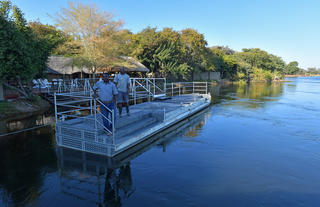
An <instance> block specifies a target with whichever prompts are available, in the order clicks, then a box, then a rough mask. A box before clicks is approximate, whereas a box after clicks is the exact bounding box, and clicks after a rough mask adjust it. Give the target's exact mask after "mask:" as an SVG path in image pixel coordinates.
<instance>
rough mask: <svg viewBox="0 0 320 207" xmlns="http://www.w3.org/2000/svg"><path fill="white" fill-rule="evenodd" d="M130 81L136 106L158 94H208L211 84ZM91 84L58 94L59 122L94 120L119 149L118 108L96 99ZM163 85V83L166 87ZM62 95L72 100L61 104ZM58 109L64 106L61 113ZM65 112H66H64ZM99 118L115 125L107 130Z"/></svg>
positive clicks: (156, 79) (153, 80)
mask: <svg viewBox="0 0 320 207" xmlns="http://www.w3.org/2000/svg"><path fill="white" fill-rule="evenodd" d="M130 80H131V84H132V85H131V90H130V96H131V97H130V100H133V101H134V103H136V100H138V99H146V98H148V101H150V97H152V96H153V97H155V96H156V95H160V94H166V95H168V96H175V95H182V94H190V93H199V94H204V93H207V92H208V83H207V82H172V83H167V82H166V79H164V78H132V79H130ZM89 81H90V80H87V81H86V83H85V85H86V90H83V91H70V92H66V93H54V102H55V117H56V121H57V122H59V121H64V120H65V118H68V119H72V118H83V119H88V120H93V123H94V129H95V130H101V128H102V129H104V130H106V131H107V132H109V133H110V134H111V135H112V137H110V138H112V144H113V145H114V147H115V135H116V134H115V126H116V125H115V119H116V109H113V110H112V109H110V108H109V107H107V106H106V104H104V103H103V102H102V101H101V100H99V99H97V98H95V97H93V89H92V85H91V83H92V82H91V83H90V82H89ZM78 84H80V83H78ZM161 84H163V87H162V85H161ZM137 90H139V91H137ZM58 96H59V97H61V98H63V99H66V98H67V99H69V101H61V102H58V101H57V97H58ZM132 98H133V99H132ZM99 106H100V107H105V109H106V111H107V112H108V113H111V115H110V116H108V117H106V116H105V115H104V114H103V113H102V111H101V110H98V107H99ZM57 107H60V108H59V110H58V108H57ZM65 107H67V108H68V109H67V110H66V109H65ZM61 109H62V111H60V110H61ZM78 112H80V113H78ZM88 114H90V115H91V117H90V116H88V117H86V118H84V116H87V115H88ZM97 115H98V116H100V117H101V118H102V120H104V121H105V122H107V123H108V124H110V125H112V129H108V128H107V127H105V126H104V124H103V122H101V120H100V118H99V119H98V117H97ZM61 118H62V119H61ZM98 126H99V129H98ZM100 126H101V127H100ZM106 140H107V138H104V142H106Z"/></svg>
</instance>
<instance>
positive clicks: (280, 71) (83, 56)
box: [0, 1, 314, 93]
mask: <svg viewBox="0 0 320 207" xmlns="http://www.w3.org/2000/svg"><path fill="white" fill-rule="evenodd" d="M54 20H55V22H56V25H55V26H52V25H43V24H41V23H40V22H30V23H29V24H27V23H26V20H25V19H24V18H23V15H22V13H21V11H20V10H19V9H18V8H17V7H15V6H11V4H10V2H9V1H1V4H0V21H1V24H0V27H1V28H0V65H1V68H0V77H1V79H2V80H3V81H10V80H17V81H18V82H19V86H21V87H20V88H19V90H20V91H22V92H23V93H26V91H24V89H23V87H22V85H23V83H27V82H28V81H29V82H30V80H31V79H33V78H35V77H39V76H41V75H43V71H44V69H45V68H46V60H47V58H48V56H49V55H50V54H51V55H62V56H69V57H73V58H74V59H75V61H74V62H75V64H77V65H78V66H87V67H89V68H91V71H92V72H93V74H95V72H96V71H97V70H99V69H101V68H106V67H110V66H114V65H115V64H117V63H119V62H121V58H120V57H121V56H131V57H134V58H136V59H137V60H139V61H140V62H141V63H143V64H144V65H145V66H146V67H148V68H149V69H150V70H151V74H150V75H151V76H153V77H166V78H168V79H169V80H173V79H183V80H190V79H192V77H193V73H196V72H204V71H216V72H220V73H221V78H223V79H229V80H231V81H239V82H249V81H272V80H279V79H282V78H283V77H284V75H285V74H297V73H299V72H301V69H300V68H299V67H298V62H296V61H293V62H290V63H289V64H288V65H287V64H286V63H285V62H284V61H283V60H282V59H281V58H280V57H277V56H275V55H273V54H270V53H268V52H266V51H263V50H261V49H258V48H251V49H243V50H242V51H240V52H237V51H234V50H232V49H230V48H228V47H222V46H216V47H208V43H207V41H206V39H205V37H204V35H203V34H200V33H199V32H197V31H196V30H194V29H191V28H187V29H183V30H181V31H176V30H173V29H172V28H164V29H162V30H158V29H157V28H151V27H147V28H145V29H143V30H142V31H140V32H138V33H136V34H133V33H132V32H130V31H129V30H127V29H122V26H123V23H122V21H121V20H114V16H113V15H112V13H108V12H105V11H100V10H99V8H97V7H96V6H95V5H86V4H81V3H77V4H73V3H69V4H68V7H67V8H62V9H61V11H60V13H59V14H57V15H56V16H55V17H54ZM311 72H314V71H311Z"/></svg>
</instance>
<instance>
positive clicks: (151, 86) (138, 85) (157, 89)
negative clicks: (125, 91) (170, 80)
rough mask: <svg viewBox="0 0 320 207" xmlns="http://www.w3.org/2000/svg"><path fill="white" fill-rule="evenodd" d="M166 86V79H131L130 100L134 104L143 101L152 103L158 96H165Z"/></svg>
mask: <svg viewBox="0 0 320 207" xmlns="http://www.w3.org/2000/svg"><path fill="white" fill-rule="evenodd" d="M166 84H167V82H166V79H165V78H131V79H130V93H129V96H130V97H129V100H130V101H133V104H137V101H138V100H142V99H147V100H148V101H150V100H151V98H153V97H155V96H157V95H160V94H165V92H166Z"/></svg>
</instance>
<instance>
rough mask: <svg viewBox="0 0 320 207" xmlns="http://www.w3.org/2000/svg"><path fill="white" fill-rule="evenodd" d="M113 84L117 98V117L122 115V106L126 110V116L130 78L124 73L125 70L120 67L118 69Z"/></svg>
mask: <svg viewBox="0 0 320 207" xmlns="http://www.w3.org/2000/svg"><path fill="white" fill-rule="evenodd" d="M113 82H114V83H115V84H116V85H117V88H118V96H117V103H118V107H119V116H120V117H121V115H122V105H124V106H125V107H126V109H127V115H128V116H130V114H129V90H130V77H129V75H128V74H126V73H125V69H124V67H123V66H122V67H121V68H120V73H118V74H117V75H116V76H115V78H114V80H113Z"/></svg>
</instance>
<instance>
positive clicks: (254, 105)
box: [0, 78, 320, 207]
mask: <svg viewBox="0 0 320 207" xmlns="http://www.w3.org/2000/svg"><path fill="white" fill-rule="evenodd" d="M289 80H290V81H291V82H284V83H274V84H251V85H250V86H248V85H228V86H216V87H213V88H212V89H211V93H212V95H213V98H214V104H213V105H212V106H211V107H210V108H209V109H207V110H206V111H203V112H202V113H201V114H198V115H197V116H196V117H193V118H192V119H189V120H186V121H184V123H183V124H181V126H180V129H179V130H173V131H171V132H170V133H169V134H167V135H165V136H164V137H159V139H158V140H157V141H156V142H155V143H152V144H147V143H146V146H141V147H140V148H139V149H137V150H136V151H130V152H128V153H127V154H126V155H123V156H121V157H117V158H116V159H107V158H105V157H101V156H95V155H92V154H87V153H81V152H77V151H71V150H66V149H63V148H57V147H56V146H55V143H54V134H53V131H52V128H51V127H50V126H47V127H44V128H39V129H36V130H31V131H28V132H24V133H20V134H16V135H13V136H9V137H0V157H1V159H0V206H49V207H50V206H232V207H234V206H245V207H247V206H290V207H292V206H319V205H320V193H319V189H320V176H319V172H320V142H319V139H320V119H319V117H320V79H319V78H295V79H289Z"/></svg>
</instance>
